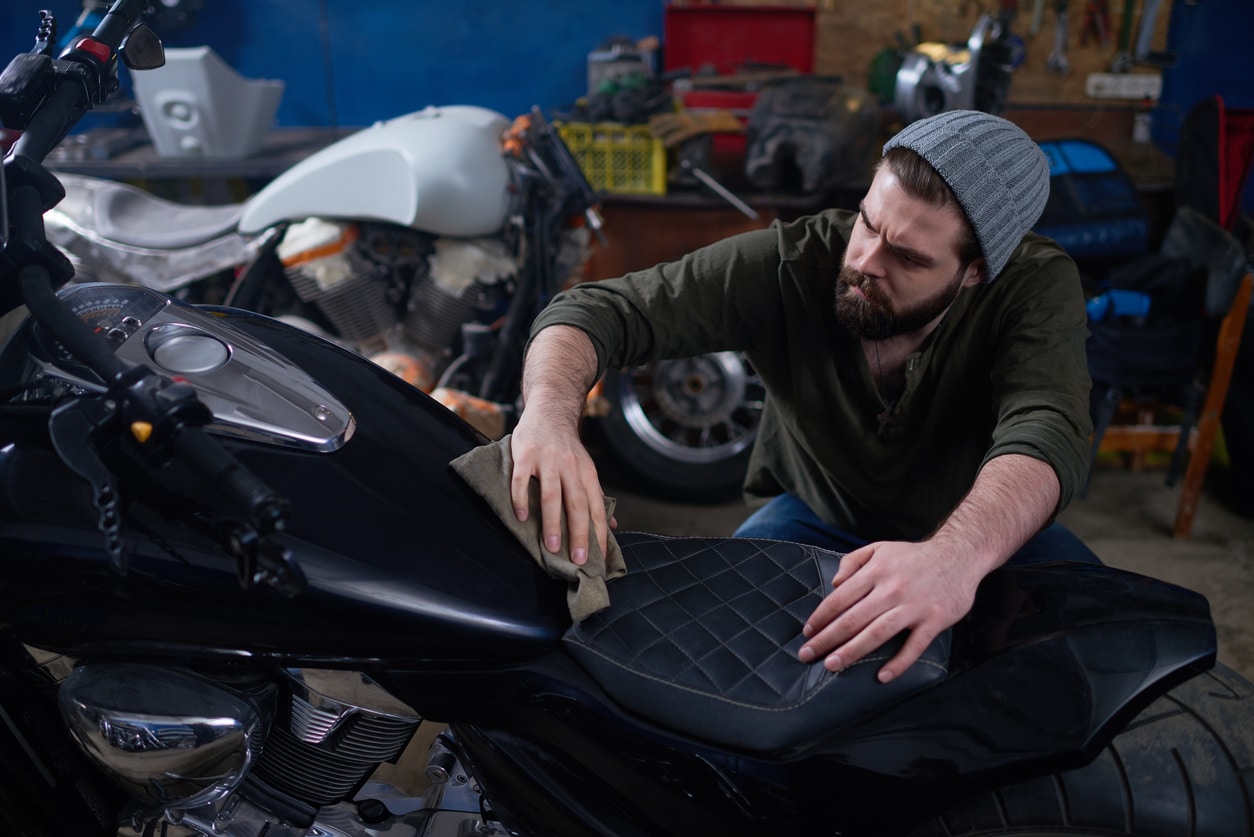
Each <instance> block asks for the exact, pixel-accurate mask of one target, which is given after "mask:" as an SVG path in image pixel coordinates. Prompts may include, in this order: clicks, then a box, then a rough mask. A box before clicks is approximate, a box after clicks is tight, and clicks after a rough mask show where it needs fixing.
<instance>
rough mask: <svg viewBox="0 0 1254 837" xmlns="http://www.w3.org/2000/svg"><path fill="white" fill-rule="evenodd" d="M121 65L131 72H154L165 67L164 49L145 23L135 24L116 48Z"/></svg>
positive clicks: (154, 33)
mask: <svg viewBox="0 0 1254 837" xmlns="http://www.w3.org/2000/svg"><path fill="white" fill-rule="evenodd" d="M118 54H119V55H120V56H122V63H124V64H126V66H127V67H129V68H130V69H132V70H155V69H157V68H158V67H164V66H165V47H164V46H162V44H161V39H160V38H159V37H157V33H156V32H154V31H152V27H151V26H149V25H148V24H146V23H137V24H136V25H135V27H134V28H133V29H131V31H130V32H127V33H126V37H125V38H123V39H122V43H121V44H120V45H119V46H118Z"/></svg>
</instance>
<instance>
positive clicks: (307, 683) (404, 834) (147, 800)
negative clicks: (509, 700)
mask: <svg viewBox="0 0 1254 837" xmlns="http://www.w3.org/2000/svg"><path fill="white" fill-rule="evenodd" d="M30 651H31V653H32V654H33V655H34V656H35V657H36V659H39V660H40V661H41V663H42V665H43V668H44V670H45V671H47V672H48V673H49V674H51V675H52V676H53V677H54V678H56V679H58V680H60V687H59V690H58V695H59V698H58V700H59V704H60V709H61V716H62V719H63V720H64V722H65V724H66V726H67V727H68V729H69V730H70V733H71V735H72V737H73V738H74V740H75V741H76V742H77V743H78V745H79V746H80V747H81V748H82V750H83V751H84V752H85V753H86V754H87V755H88V756H89V758H90V759H91V761H92V762H94V763H95V764H96V765H97V766H98V767H99V768H100V770H101V771H102V772H103V773H104V774H105V775H106V776H108V777H109V778H110V779H111V780H112V781H113V782H114V783H116V784H117V785H118V786H120V787H121V788H122V789H123V790H124V791H126V792H127V794H128V795H129V796H130V797H131V798H132V799H133V800H134V805H133V809H132V810H131V812H130V820H129V822H127V823H123V824H121V825H120V827H119V830H118V834H119V837H122V835H136V834H153V833H159V834H163V835H167V837H192V835H206V836H207V837H263V835H264V837H371V835H383V834H386V835H389V837H408V836H409V835H412V837H418V835H426V836H427V837H439V835H446V834H447V835H454V834H460V833H467V832H465V829H466V828H467V827H470V828H471V829H472V830H473V833H477V834H484V835H490V834H493V833H495V832H494V829H493V828H492V826H491V825H485V824H484V822H483V821H482V819H481V818H480V811H481V810H482V804H481V800H480V799H479V790H478V788H477V786H476V785H475V783H474V782H473V781H472V780H471V779H470V778H469V777H468V776H467V774H466V772H465V771H464V770H463V769H462V767H461V765H460V764H459V762H458V760H457V758H456V756H455V754H454V753H453V751H452V750H450V749H449V747H447V746H445V745H446V744H447V743H449V742H450V741H451V737H450V736H449V734H448V733H444V734H442V735H441V736H440V737H439V738H437V739H436V741H435V743H434V744H433V745H432V747H431V751H430V754H429V759H428V762H427V766H426V770H425V782H424V783H423V784H425V788H423V791H424V793H423V795H422V796H421V797H410V796H407V795H406V794H405V792H404V791H402V790H401V789H399V788H396V787H393V786H391V785H389V784H386V783H383V782H379V781H372V780H371V779H372V776H373V775H374V774H375V771H376V770H377V769H378V767H379V766H380V765H381V764H383V763H388V762H391V763H394V762H395V761H396V760H397V759H398V758H399V757H400V755H401V753H402V752H403V751H404V750H405V748H406V746H407V745H408V744H409V742H410V740H411V739H412V738H413V735H414V733H415V732H416V731H417V729H418V726H419V723H420V722H421V720H422V719H421V718H420V717H419V716H418V714H417V713H416V712H415V711H414V710H413V709H412V708H410V707H409V706H407V705H406V704H405V703H403V702H401V701H400V700H398V699H397V698H395V697H394V696H392V695H391V694H390V693H388V692H387V691H386V690H384V689H383V688H382V687H381V686H379V685H378V684H377V683H375V682H374V681H373V680H371V679H370V678H369V677H368V676H366V675H364V674H361V673H358V672H351V671H338V670H322V669H317V670H315V669H286V670H283V671H281V672H280V676H279V677H277V678H274V677H260V676H252V677H245V676H236V677H233V678H231V679H229V680H224V679H220V678H210V677H207V676H205V675H203V674H200V673H198V672H194V671H191V670H187V669H176V668H164V667H159V666H155V665H147V664H137V663H88V664H83V665H77V664H75V662H74V661H72V660H66V659H65V658H63V657H57V656H55V655H50V654H46V653H44V652H41V651H39V650H38V649H30Z"/></svg>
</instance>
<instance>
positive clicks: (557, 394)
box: [522, 325, 597, 422]
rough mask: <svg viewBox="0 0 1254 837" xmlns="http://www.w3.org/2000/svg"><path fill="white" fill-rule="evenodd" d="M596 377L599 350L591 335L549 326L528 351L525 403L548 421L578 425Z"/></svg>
mask: <svg viewBox="0 0 1254 837" xmlns="http://www.w3.org/2000/svg"><path fill="white" fill-rule="evenodd" d="M596 374H597V355H596V349H595V348H593V345H592V340H591V339H590V338H589V337H588V335H587V334H585V333H584V332H582V331H580V330H579V329H577V328H574V327H573V326H565V325H555V326H550V327H549V328H546V329H544V330H543V331H541V332H540V333H539V334H537V335H536V336H535V338H534V339H532V341H531V346H530V347H529V348H528V349H527V358H526V362H525V364H524V367H523V381H522V395H523V403H524V404H525V405H526V409H528V410H532V409H536V410H541V411H542V412H543V413H544V416H543V417H544V418H545V420H548V421H561V422H577V421H578V419H579V416H580V415H581V413H582V411H583V403H584V399H585V398H586V397H587V395H588V390H589V389H591V388H592V385H593V384H594V383H596Z"/></svg>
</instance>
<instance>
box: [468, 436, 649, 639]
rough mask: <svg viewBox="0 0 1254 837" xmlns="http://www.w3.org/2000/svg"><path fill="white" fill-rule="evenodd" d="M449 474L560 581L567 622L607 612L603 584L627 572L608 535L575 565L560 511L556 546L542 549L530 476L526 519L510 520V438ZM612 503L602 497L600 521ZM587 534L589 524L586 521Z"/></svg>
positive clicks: (473, 453)
mask: <svg viewBox="0 0 1254 837" xmlns="http://www.w3.org/2000/svg"><path fill="white" fill-rule="evenodd" d="M449 464H450V465H451V466H452V468H453V470H454V472H456V473H457V475H458V476H459V477H461V478H462V479H463V480H464V481H465V482H466V484H467V485H469V486H470V487H471V488H473V489H474V490H475V492H476V493H477V494H479V496H481V497H483V499H485V500H487V502H488V505H489V506H491V508H492V511H493V512H495V513H496V516H497V517H498V518H500V520H501V522H502V523H504V524H505V526H506V527H507V528H508V529H509V530H510V531H511V532H512V533H513V534H514V537H516V538H518V540H519V542H520V543H521V544H522V545H523V546H525V547H526V548H527V551H528V552H530V553H531V557H532V558H534V559H535V560H536V562H537V563H538V564H539V565H540V567H541V568H542V569H543V570H544V571H545V572H546V573H548V574H549V575H550V576H552V577H553V578H556V579H559V580H562V581H565V582H566V584H567V588H566V604H567V605H568V606H569V607H570V617H571V618H572V619H574V620H575V621H576V622H579V621H581V620H583V619H585V618H587V617H588V616H591V615H592V614H593V613H596V612H597V611H598V610H601V609H603V608H606V607H609V604H610V596H609V592H608V591H607V590H606V588H605V580H606V579H608V578H618V577H619V576H621V575H623V574H625V573H626V572H627V565H626V563H625V562H624V561H623V552H622V550H621V549H620V548H619V546H618V542H617V541H615V540H614V535H613V533H610V534H609V536H608V541H607V543H606V554H602V553H601V548H600V546H599V545H598V544H597V542H596V539H595V538H592V539H591V540H590V542H589V543H588V560H587V562H586V563H585V564H583V565H582V566H579V565H577V564H575V563H574V562H572V561H571V560H570V546H569V544H570V537H569V532H568V531H567V527H566V511H565V509H563V510H562V520H561V526H562V546H561V549H560V550H559V551H558V552H549V551H548V550H547V549H545V548H544V532H543V531H542V530H541V522H540V483H539V481H538V480H536V479H535V478H534V477H532V479H531V484H530V485H529V486H528V490H527V508H528V513H527V520H526V522H522V523H520V522H519V520H518V518H517V517H515V516H514V503H513V500H512V499H511V498H510V493H509V482H510V475H511V474H513V472H514V459H513V456H512V455H511V453H510V437H509V436H504V437H502V438H501V439H498V440H497V441H495V442H491V443H489V444H486V445H479V446H478V447H476V448H473V449H472V450H470V451H469V452H467V453H464V454H462V455H461V456H459V457H457V458H456V459H454V460H453V461H452V462H451V463H449ZM614 506H615V500H614V498H613V497H606V498H605V515H606V519H607V520H608V519H609V518H611V517H613V516H614ZM589 531H591V522H589Z"/></svg>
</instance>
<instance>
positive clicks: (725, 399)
mask: <svg viewBox="0 0 1254 837" xmlns="http://www.w3.org/2000/svg"><path fill="white" fill-rule="evenodd" d="M605 397H606V399H607V400H608V401H609V404H610V411H609V415H607V416H605V417H604V418H603V419H602V420H601V422H600V429H601V431H602V436H603V437H604V440H605V442H606V446H607V447H608V449H609V453H610V454H611V455H612V456H613V457H614V460H615V461H616V463H617V464H618V465H620V466H621V467H622V468H623V470H624V471H625V472H627V474H628V475H629V476H630V477H631V478H632V479H633V480H634V481H635V482H637V483H638V484H639V485H640V487H641V489H642V490H644V491H647V492H649V493H651V494H656V495H658V496H661V497H666V498H670V499H677V500H683V501H688V502H715V501H719V500H725V499H728V498H730V497H733V496H735V494H736V493H737V492H738V491H739V490H740V486H741V483H742V482H743V481H744V476H745V469H746V468H747V467H748V464H749V454H750V451H751V450H752V448H753V440H754V439H755V438H756V437H757V433H758V423H759V421H760V420H761V417H762V404H763V400H764V398H765V390H764V389H763V387H762V381H761V380H760V379H759V378H758V376H757V374H756V373H755V372H754V371H753V369H752V367H750V366H749V363H748V361H746V360H745V359H744V357H743V356H741V355H740V354H739V353H737V352H715V353H711V354H705V355H699V356H697V357H692V358H685V359H683V360H664V361H659V362H658V363H655V364H653V365H651V366H646V367H637V368H634V369H630V370H626V371H616V370H610V371H607V372H606V375H605Z"/></svg>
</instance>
